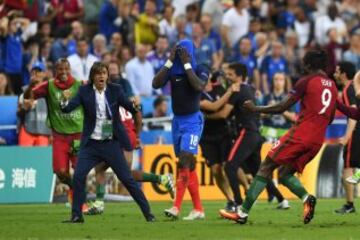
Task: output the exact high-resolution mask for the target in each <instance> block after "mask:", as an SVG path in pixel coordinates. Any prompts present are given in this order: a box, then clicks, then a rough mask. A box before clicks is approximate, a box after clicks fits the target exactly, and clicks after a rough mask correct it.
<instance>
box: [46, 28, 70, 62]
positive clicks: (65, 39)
mask: <svg viewBox="0 0 360 240" xmlns="http://www.w3.org/2000/svg"><path fill="white" fill-rule="evenodd" d="M57 34H58V36H57V39H56V40H55V42H54V43H53V44H52V46H51V49H50V56H49V59H50V61H51V62H52V63H55V62H56V61H57V60H58V59H60V58H67V57H68V56H69V55H70V54H69V47H68V46H70V45H72V43H71V44H70V40H71V35H70V34H71V28H69V27H66V28H62V29H61V30H60V31H58V33H57Z"/></svg>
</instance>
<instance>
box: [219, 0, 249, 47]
mask: <svg viewBox="0 0 360 240" xmlns="http://www.w3.org/2000/svg"><path fill="white" fill-rule="evenodd" d="M233 1H234V6H233V7H232V8H231V9H230V10H228V11H227V12H226V13H225V14H224V18H223V20H222V26H221V34H222V37H223V39H224V43H225V46H226V47H227V48H228V49H230V48H232V47H233V46H234V45H235V44H236V43H237V42H238V41H239V40H240V38H241V37H242V36H244V35H245V34H247V33H248V31H249V24H250V14H249V13H248V10H247V8H248V7H249V1H248V0H233Z"/></svg>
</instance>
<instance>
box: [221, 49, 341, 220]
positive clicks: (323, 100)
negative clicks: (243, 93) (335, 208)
mask: <svg viewBox="0 0 360 240" xmlns="http://www.w3.org/2000/svg"><path fill="white" fill-rule="evenodd" d="M326 63H327V56H326V53H325V52H324V51H315V50H314V51H309V52H307V53H306V54H305V56H304V59H303V64H304V69H305V70H306V72H307V73H308V75H307V76H305V77H303V78H301V79H300V80H298V82H297V83H296V85H295V87H294V89H293V90H292V91H291V92H290V94H289V96H288V97H287V98H286V99H284V100H283V101H282V102H280V103H278V104H275V105H271V106H255V105H254V103H253V102H251V101H247V102H245V103H244V107H245V108H247V109H248V110H249V111H251V112H258V113H268V114H269V113H270V114H274V113H282V112H284V111H285V110H287V109H288V108H289V107H291V106H292V105H294V104H295V103H296V102H297V101H300V103H301V111H300V114H299V117H298V120H297V121H296V123H295V125H294V126H293V127H292V128H291V129H290V130H289V131H288V132H287V133H286V134H285V135H284V136H283V137H281V138H280V140H279V141H278V142H277V143H275V144H274V146H273V147H272V149H271V151H270V152H269V154H268V156H267V157H266V159H265V161H264V162H262V164H261V166H260V169H259V171H258V173H257V175H256V177H255V178H254V180H253V182H252V184H251V186H250V189H249V190H248V192H247V195H246V199H245V201H244V204H243V205H242V206H241V207H240V208H239V209H238V212H237V213H232V214H231V213H226V212H222V215H223V216H224V217H225V218H228V219H231V220H234V221H236V222H238V223H240V224H244V223H246V221H247V218H248V214H249V212H250V209H251V207H252V205H253V204H254V202H255V201H256V199H257V198H258V196H259V195H260V193H261V192H262V191H263V190H264V189H265V187H266V184H267V182H268V181H270V180H271V176H272V173H273V171H274V170H275V169H276V168H279V182H280V183H281V184H283V185H284V186H286V187H287V188H288V189H289V190H290V191H291V192H293V193H294V194H295V195H296V196H298V197H299V198H300V199H302V200H303V203H304V223H305V224H307V223H309V222H310V221H311V219H312V218H313V216H314V212H315V205H316V198H315V197H314V196H312V195H310V194H309V193H308V192H307V191H306V190H305V188H304V187H303V186H302V184H301V183H300V181H299V180H298V179H297V178H296V177H295V176H294V173H295V172H299V173H301V172H302V171H303V169H304V167H305V166H306V164H307V163H308V162H310V161H311V160H312V159H313V158H314V157H315V156H316V154H317V153H318V152H319V150H320V148H321V146H322V143H323V141H324V138H325V132H326V128H327V126H328V125H329V124H330V123H331V122H332V120H333V118H334V114H335V109H336V98H337V89H336V85H335V82H333V81H332V80H331V79H329V78H328V77H327V76H326V74H325V69H326Z"/></svg>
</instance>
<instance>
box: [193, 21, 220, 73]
mask: <svg viewBox="0 0 360 240" xmlns="http://www.w3.org/2000/svg"><path fill="white" fill-rule="evenodd" d="M192 39H193V42H194V45H195V47H196V48H195V59H196V62H197V64H206V65H207V66H209V67H212V68H214V69H219V67H220V63H219V61H218V58H217V55H216V48H215V45H214V42H212V41H210V40H208V39H206V38H204V32H203V29H202V27H201V25H200V24H199V23H194V24H193V31H192Z"/></svg>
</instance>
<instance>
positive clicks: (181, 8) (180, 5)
mask: <svg viewBox="0 0 360 240" xmlns="http://www.w3.org/2000/svg"><path fill="white" fill-rule="evenodd" d="M195 2H198V0H173V1H172V6H173V7H174V9H175V12H174V17H178V16H180V15H185V12H186V6H188V5H190V4H193V3H195Z"/></svg>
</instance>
